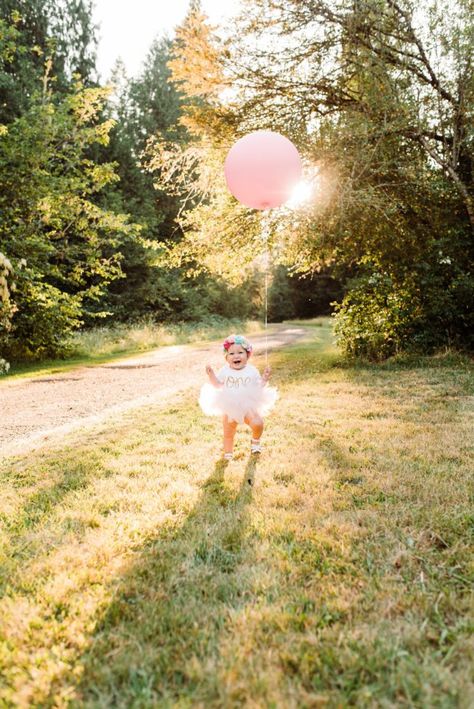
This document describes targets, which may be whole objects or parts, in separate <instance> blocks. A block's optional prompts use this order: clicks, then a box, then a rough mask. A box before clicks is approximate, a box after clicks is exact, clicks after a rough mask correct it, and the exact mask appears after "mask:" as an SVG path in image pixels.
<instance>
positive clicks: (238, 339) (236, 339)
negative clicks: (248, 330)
mask: <svg viewBox="0 0 474 709" xmlns="http://www.w3.org/2000/svg"><path fill="white" fill-rule="evenodd" d="M231 345H241V346H242V347H243V348H244V350H245V351H246V352H247V353H248V354H249V355H250V353H251V352H252V345H251V344H250V342H249V341H248V340H246V339H245V337H244V336H243V335H229V337H227V338H226V339H225V340H224V343H223V345H222V346H223V348H224V353H226V352H227V351H228V350H229V347H230V346H231Z"/></svg>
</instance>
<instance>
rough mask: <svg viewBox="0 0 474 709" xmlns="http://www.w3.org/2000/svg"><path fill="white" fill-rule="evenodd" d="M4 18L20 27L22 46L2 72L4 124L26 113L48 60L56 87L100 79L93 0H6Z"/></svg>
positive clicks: (0, 13) (1, 8)
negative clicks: (77, 80) (96, 77)
mask: <svg viewBox="0 0 474 709" xmlns="http://www.w3.org/2000/svg"><path fill="white" fill-rule="evenodd" d="M0 20H2V21H3V22H4V23H5V27H12V26H13V27H14V28H15V31H16V34H17V36H16V44H17V50H16V51H15V52H13V53H12V54H11V55H10V57H9V60H8V61H7V62H6V63H4V64H3V67H2V68H1V71H0V123H8V122H10V121H12V120H13V119H14V118H16V117H18V116H20V115H22V113H24V112H25V111H26V110H27V108H28V106H29V105H30V101H31V98H32V96H33V94H34V93H35V92H36V91H39V90H40V88H41V82H42V80H43V77H44V66H45V62H46V61H49V60H51V69H50V76H51V77H54V78H53V79H52V80H53V81H54V84H55V89H56V91H59V92H62V93H64V92H67V91H68V90H69V89H70V87H71V85H72V82H73V81H74V77H76V78H77V77H79V78H80V79H81V80H82V81H83V82H84V83H85V84H91V83H93V81H94V74H95V48H96V44H97V39H96V28H95V26H94V25H93V23H92V1H91V0H59V1H58V0H0Z"/></svg>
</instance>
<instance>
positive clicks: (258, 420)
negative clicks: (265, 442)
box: [244, 411, 263, 441]
mask: <svg viewBox="0 0 474 709" xmlns="http://www.w3.org/2000/svg"><path fill="white" fill-rule="evenodd" d="M244 421H245V423H246V424H247V425H248V426H250V428H251V430H252V438H253V440H254V441H259V440H260V438H261V436H262V433H263V419H262V417H261V416H260V415H259V414H257V412H256V411H249V413H248V414H247V416H246V417H245V419H244Z"/></svg>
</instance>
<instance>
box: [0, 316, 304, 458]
mask: <svg viewBox="0 0 474 709" xmlns="http://www.w3.org/2000/svg"><path fill="white" fill-rule="evenodd" d="M304 333H305V330H304V329H303V328H298V327H293V328H284V327H282V328H278V329H273V330H272V331H271V332H269V333H268V349H269V350H272V349H275V348H277V347H283V346H285V345H288V344H291V343H292V342H294V341H296V340H298V339H299V338H301V337H302V336H303V335H304ZM252 343H253V345H254V350H255V352H256V354H259V353H262V352H263V351H264V349H265V336H264V335H263V336H256V337H252ZM207 361H210V362H211V363H215V364H216V365H218V364H219V355H218V346H217V343H210V344H209V345H207V346H205V347H193V346H192V345H182V346H173V347H162V348H160V349H158V350H154V351H152V352H148V353H146V354H143V355H140V356H138V357H134V358H133V359H124V360H115V361H113V362H110V363H109V364H103V365H97V366H90V367H78V368H77V369H74V370H70V371H68V372H64V373H58V374H52V375H49V376H47V377H45V376H42V377H41V376H40V377H31V378H28V379H17V380H12V381H8V380H5V381H3V382H2V383H1V384H0V458H2V457H3V458H4V457H8V456H10V455H18V454H21V453H25V452H27V451H28V450H30V449H31V448H37V447H39V446H41V445H43V444H44V443H45V442H46V441H48V442H49V440H50V439H51V438H52V437H54V438H58V437H61V436H63V435H64V434H65V433H67V432H69V431H71V430H74V429H76V428H82V427H84V426H90V425H93V424H96V423H98V422H100V421H103V420H104V419H106V418H108V417H109V416H112V415H114V414H119V413H122V412H124V411H127V410H129V409H134V408H138V407H140V406H146V405H149V404H156V403H159V402H161V401H167V400H169V399H171V398H172V397H173V395H176V394H177V393H179V392H181V391H184V390H185V389H190V388H196V395H197V391H198V389H199V386H200V385H201V383H203V382H204V378H205V375H204V374H203V369H204V366H205V364H206V363H207Z"/></svg>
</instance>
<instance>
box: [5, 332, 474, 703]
mask: <svg viewBox="0 0 474 709" xmlns="http://www.w3.org/2000/svg"><path fill="white" fill-rule="evenodd" d="M270 362H271V364H272V367H273V370H274V383H275V384H276V385H277V386H278V387H279V389H280V392H281V400H280V401H279V403H278V405H277V408H276V411H275V412H274V414H273V415H272V416H271V417H269V418H268V421H267V428H266V431H265V434H264V436H265V443H266V445H267V447H266V450H265V452H264V454H263V455H262V457H261V459H260V460H255V459H251V458H250V457H249V455H248V443H249V440H248V438H249V436H248V434H247V432H246V431H244V429H242V430H239V431H238V434H237V435H238V438H237V454H238V455H237V459H236V460H234V461H232V462H231V463H230V464H229V465H228V466H225V465H224V464H223V463H222V461H219V459H218V454H219V449H220V426H219V423H218V422H217V421H215V420H213V419H206V418H203V416H202V415H201V413H200V411H199V409H198V407H197V405H196V392H189V393H187V394H183V395H182V396H181V397H180V398H179V399H178V400H177V401H176V402H175V403H174V404H173V405H172V406H168V407H166V408H159V407H153V408H147V409H143V410H141V411H139V412H136V411H135V412H133V414H130V413H129V414H127V415H126V416H124V417H123V418H121V419H117V420H115V421H114V422H109V424H107V425H105V424H104V425H103V426H102V427H100V428H97V429H95V430H93V431H89V432H82V433H81V434H76V435H75V436H74V437H72V436H71V437H69V438H68V439H67V440H66V441H65V442H64V444H62V445H61V446H59V445H58V446H56V447H55V448H50V449H49V450H43V451H42V452H41V451H37V452H36V453H34V454H30V455H29V456H26V457H24V458H18V459H15V460H13V461H11V462H10V463H9V464H6V463H5V464H4V465H3V467H2V469H1V471H0V472H1V475H0V479H1V496H0V500H1V502H0V514H1V520H2V532H1V534H2V548H3V550H4V551H3V552H2V558H1V568H2V572H1V577H0V582H1V593H2V598H1V600H0V618H2V621H1V627H2V631H1V632H2V637H1V640H2V644H1V649H0V662H1V663H2V665H3V679H2V680H1V684H0V705H1V706H6V707H17V706H20V707H30V706H41V707H53V706H54V707H63V706H73V707H124V708H125V707H143V708H145V707H154V706H159V707H180V708H181V707H238V706H251V707H295V708H296V707H298V708H299V707H345V706H357V707H394V706H396V707H423V708H424V707H440V708H441V707H443V708H444V707H466V708H467V707H469V706H472V704H473V701H474V694H473V685H472V661H473V652H472V650H473V648H472V645H473V643H472V630H473V625H472V614H471V611H472V605H471V604H472V593H471V591H472V582H473V568H472V541H473V515H472V487H471V484H472V470H473V468H474V465H473V463H474V460H473V459H474V451H473V446H472V416H473V411H472V393H473V375H472V368H471V367H469V366H468V362H467V360H465V359H461V360H455V361H452V360H449V359H448V360H442V361H440V359H433V360H430V359H427V360H424V361H423V362H417V363H415V364H413V366H408V365H407V363H405V364H397V363H392V364H391V366H390V367H388V366H364V367H351V366H349V365H348V364H347V363H346V362H344V361H342V359H341V358H340V356H339V355H338V353H337V351H336V350H335V348H334V346H333V345H332V337H331V333H330V330H329V327H328V326H327V324H323V326H322V327H319V326H314V327H308V335H307V338H306V341H303V342H300V343H298V344H297V345H295V346H293V347H291V348H288V349H287V350H286V351H285V352H278V353H274V354H273V355H272V356H271V357H270ZM256 363H257V364H260V366H261V364H262V362H261V361H260V362H258V361H256ZM249 479H250V480H251V481H252V482H253V484H252V485H250V484H249V482H248V480H249Z"/></svg>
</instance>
